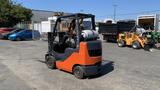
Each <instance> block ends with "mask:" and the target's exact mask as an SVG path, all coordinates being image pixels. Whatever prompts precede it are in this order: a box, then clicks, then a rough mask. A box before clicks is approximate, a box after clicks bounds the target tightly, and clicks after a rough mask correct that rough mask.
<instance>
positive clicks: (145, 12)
mask: <svg viewBox="0 0 160 90" xmlns="http://www.w3.org/2000/svg"><path fill="white" fill-rule="evenodd" d="M156 12H160V10H152V11H141V12H134V13H124V14H122V13H121V14H116V16H130V15H138V14H148V13H156ZM103 16H113V14H108V15H103ZM103 16H100V17H103Z"/></svg>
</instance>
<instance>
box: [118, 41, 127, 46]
mask: <svg viewBox="0 0 160 90" xmlns="http://www.w3.org/2000/svg"><path fill="white" fill-rule="evenodd" d="M117 44H118V47H125V46H126V44H125V41H124V40H120V41H118V43H117Z"/></svg>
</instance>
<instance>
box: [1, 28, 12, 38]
mask: <svg viewBox="0 0 160 90" xmlns="http://www.w3.org/2000/svg"><path fill="white" fill-rule="evenodd" d="M10 31H12V28H0V39H2V38H3V35H2V34H4V33H8V32H10Z"/></svg>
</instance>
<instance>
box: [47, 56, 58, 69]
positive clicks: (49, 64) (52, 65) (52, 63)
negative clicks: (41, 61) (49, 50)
mask: <svg viewBox="0 0 160 90" xmlns="http://www.w3.org/2000/svg"><path fill="white" fill-rule="evenodd" d="M45 62H46V65H47V67H48V68H50V69H55V68H56V63H55V58H54V57H52V56H49V55H46V56H45Z"/></svg>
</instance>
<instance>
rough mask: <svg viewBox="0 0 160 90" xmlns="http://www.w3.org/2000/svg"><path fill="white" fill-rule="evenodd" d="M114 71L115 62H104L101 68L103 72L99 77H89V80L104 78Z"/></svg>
mask: <svg viewBox="0 0 160 90" xmlns="http://www.w3.org/2000/svg"><path fill="white" fill-rule="evenodd" d="M113 70H114V62H113V61H108V60H103V61H102V66H101V72H100V73H99V74H97V75H94V76H90V77H87V78H88V79H94V78H99V77H102V76H104V75H106V74H108V73H110V72H112V71H113Z"/></svg>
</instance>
